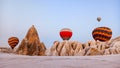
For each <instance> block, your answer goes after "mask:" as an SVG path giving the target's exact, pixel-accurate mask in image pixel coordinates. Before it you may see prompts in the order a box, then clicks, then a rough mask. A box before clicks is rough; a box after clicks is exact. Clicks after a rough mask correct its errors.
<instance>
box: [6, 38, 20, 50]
mask: <svg viewBox="0 0 120 68" xmlns="http://www.w3.org/2000/svg"><path fill="white" fill-rule="evenodd" d="M18 43H19V39H18V38H17V37H10V38H9V39H8V44H9V45H10V47H11V48H12V49H14V47H15V46H16V45H17V44H18Z"/></svg>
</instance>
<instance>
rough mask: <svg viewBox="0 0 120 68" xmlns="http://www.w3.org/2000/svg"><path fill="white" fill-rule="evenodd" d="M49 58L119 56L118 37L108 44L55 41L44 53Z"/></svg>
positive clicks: (119, 43)
mask: <svg viewBox="0 0 120 68" xmlns="http://www.w3.org/2000/svg"><path fill="white" fill-rule="evenodd" d="M46 54H47V55H49V56H93V55H110V54H120V37H117V38H115V39H112V40H110V41H108V42H100V41H94V40H93V41H88V42H86V43H84V44H83V43H81V42H78V41H67V40H65V41H63V42H59V41H55V43H54V44H53V46H52V47H51V48H50V49H48V50H47V51H46Z"/></svg>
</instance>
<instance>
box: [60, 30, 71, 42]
mask: <svg viewBox="0 0 120 68" xmlns="http://www.w3.org/2000/svg"><path fill="white" fill-rule="evenodd" d="M60 36H61V38H62V39H63V40H69V39H70V38H71V36H72V30H71V29H69V28H63V29H61V30H60Z"/></svg>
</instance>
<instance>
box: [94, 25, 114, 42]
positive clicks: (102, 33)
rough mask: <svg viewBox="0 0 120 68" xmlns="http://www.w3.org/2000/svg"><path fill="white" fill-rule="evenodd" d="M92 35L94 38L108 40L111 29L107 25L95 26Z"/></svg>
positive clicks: (110, 35)
mask: <svg viewBox="0 0 120 68" xmlns="http://www.w3.org/2000/svg"><path fill="white" fill-rule="evenodd" d="M92 36H93V38H94V39H95V40H99V41H102V42H105V41H109V40H110V38H111V37H112V30H111V29H110V28H108V27H97V28H95V29H94V30H93V32H92Z"/></svg>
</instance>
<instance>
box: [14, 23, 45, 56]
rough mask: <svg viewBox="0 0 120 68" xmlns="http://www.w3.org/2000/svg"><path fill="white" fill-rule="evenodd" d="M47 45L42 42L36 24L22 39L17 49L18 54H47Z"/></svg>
mask: <svg viewBox="0 0 120 68" xmlns="http://www.w3.org/2000/svg"><path fill="white" fill-rule="evenodd" d="M45 50H46V47H45V45H44V43H41V42H40V40H39V37H38V33H37V30H36V29H35V27H34V25H33V26H32V27H31V28H30V29H29V30H28V32H27V35H26V36H25V38H24V39H23V40H22V42H21V44H20V45H19V47H18V49H17V50H16V53H17V54H22V55H31V56H32V55H39V56H44V55H45Z"/></svg>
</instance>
